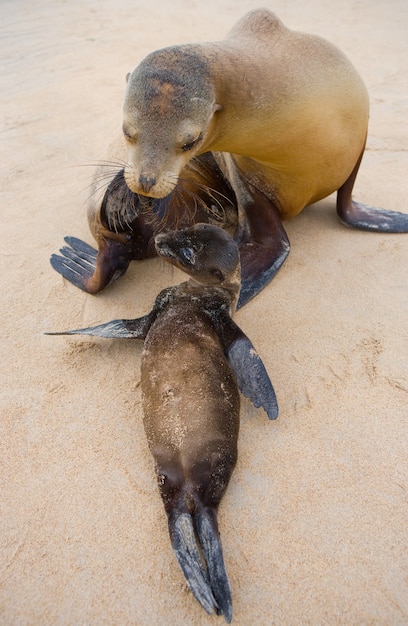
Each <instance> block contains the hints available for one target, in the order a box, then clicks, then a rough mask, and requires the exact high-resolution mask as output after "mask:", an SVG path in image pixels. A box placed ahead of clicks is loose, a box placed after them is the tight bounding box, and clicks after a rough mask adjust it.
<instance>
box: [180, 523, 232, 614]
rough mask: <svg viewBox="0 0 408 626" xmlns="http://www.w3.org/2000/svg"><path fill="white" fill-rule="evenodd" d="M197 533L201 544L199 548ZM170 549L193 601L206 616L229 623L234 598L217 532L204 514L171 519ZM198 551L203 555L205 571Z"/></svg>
mask: <svg viewBox="0 0 408 626" xmlns="http://www.w3.org/2000/svg"><path fill="white" fill-rule="evenodd" d="M196 533H197V537H198V540H199V544H200V545H199V546H198V545H197V539H196ZM169 534H170V539H171V545H172V547H173V550H174V553H175V555H176V557H177V560H178V562H179V565H180V567H181V569H182V571H183V574H184V576H185V578H186V580H187V583H188V586H189V587H190V589H191V591H192V593H193V595H194V597H195V598H196V600H198V602H199V603H200V604H201V606H202V607H203V609H205V611H207V613H209V614H211V613H213V612H214V611H215V612H216V613H217V614H218V615H224V617H225V620H226V621H227V622H228V623H230V622H231V618H232V598H231V591H230V587H229V583H228V578H227V574H226V571H225V565H224V559H223V555H222V548H221V541H220V538H219V533H218V529H217V528H216V522H215V527H214V524H213V521H212V520H211V519H210V516H208V515H207V514H206V513H205V512H201V513H199V514H198V515H195V516H194V517H192V516H191V515H190V514H189V513H180V514H177V513H175V512H173V513H171V514H170V515H169ZM199 547H200V549H201V550H202V553H203V555H204V560H205V563H206V566H207V570H206V569H205V568H204V566H203V563H202V560H201V557H200V552H199Z"/></svg>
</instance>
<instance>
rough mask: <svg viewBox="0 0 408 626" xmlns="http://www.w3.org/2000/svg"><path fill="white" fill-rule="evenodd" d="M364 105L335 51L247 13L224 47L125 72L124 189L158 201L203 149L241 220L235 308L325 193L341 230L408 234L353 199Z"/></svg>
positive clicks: (265, 14) (163, 56)
mask: <svg viewBox="0 0 408 626" xmlns="http://www.w3.org/2000/svg"><path fill="white" fill-rule="evenodd" d="M368 109H369V106H368V95H367V90H366V88H365V86H364V83H363V81H362V80H361V78H360V76H359V75H358V73H357V72H356V70H355V69H354V68H353V66H352V65H351V63H350V62H349V61H348V59H347V58H346V57H345V56H344V54H343V53H342V52H340V50H338V49H337V48H336V47H335V46H333V45H332V44H330V43H329V42H327V41H325V40H323V39H321V38H319V37H316V36H313V35H308V34H304V33H299V32H296V31H293V30H290V29H288V28H286V27H285V26H284V25H283V24H282V22H281V21H280V20H279V19H278V18H277V17H276V16H275V15H274V14H273V13H271V12H270V11H268V10H266V9H259V10H255V11H252V12H250V13H248V14H247V15H245V16H244V17H243V18H242V19H241V20H240V21H239V22H238V23H237V24H236V26H235V27H234V28H233V29H232V30H231V32H230V33H229V34H228V36H227V37H226V39H224V40H223V41H220V42H214V43H203V44H191V45H183V46H173V47H170V48H165V49H163V50H158V51H156V52H153V53H151V54H150V55H148V56H147V57H146V58H145V59H144V60H143V61H142V62H141V63H140V65H139V66H138V67H137V68H136V69H135V70H134V71H133V72H132V73H131V74H130V76H129V79H128V83H127V90H126V95H125V103H124V113H123V132H124V137H125V141H126V143H127V164H126V166H125V168H124V179H125V181H126V183H127V185H128V187H129V189H130V190H131V191H132V192H133V193H136V194H140V195H141V196H144V197H146V196H147V197H151V198H155V199H160V198H166V197H168V195H169V194H171V193H172V192H173V190H174V189H175V188H176V185H180V186H182V179H183V176H182V175H181V172H184V171H185V170H184V169H183V168H185V167H186V165H187V164H188V163H189V162H190V161H191V159H192V158H197V157H199V156H200V155H202V154H203V153H206V152H208V151H211V152H212V156H213V159H214V161H215V163H216V165H215V167H217V168H219V169H220V171H221V172H222V174H223V177H224V179H225V180H226V181H227V182H228V184H229V185H230V187H231V188H232V191H233V194H234V198H233V199H234V201H235V204H236V206H237V210H238V214H239V224H238V228H237V231H236V234H235V238H236V240H237V242H238V243H239V249H240V256H241V265H242V289H241V294H240V302H239V304H240V305H242V304H244V303H245V302H246V301H247V300H248V299H250V298H251V297H253V296H254V295H255V294H256V293H257V292H258V291H259V290H260V289H261V288H262V287H263V286H264V285H265V284H267V283H268V282H269V280H270V279H271V278H272V277H273V276H274V274H275V273H276V271H277V270H278V268H279V267H280V266H281V264H282V263H283V261H284V260H285V258H286V256H287V254H288V252H289V241H288V238H287V235H286V233H285V230H284V228H283V226H282V220H284V219H288V218H291V217H294V216H295V215H297V214H298V213H299V212H300V211H301V210H302V209H303V208H304V207H305V206H307V205H308V204H311V203H313V202H316V201H317V200H320V199H322V198H324V197H326V196H328V195H329V194H331V193H332V192H334V191H337V211H338V215H339V217H340V219H341V220H342V221H343V222H344V223H345V224H347V225H350V226H355V227H357V228H362V229H366V230H376V231H384V232H408V215H405V214H401V213H397V212H393V211H383V210H381V209H373V208H370V207H366V206H364V205H361V204H359V203H356V202H354V201H353V200H352V197H351V192H352V188H353V185H354V180H355V178H356V175H357V172H358V168H359V165H360V161H361V158H362V155H363V152H364V147H365V141H366V136H367V124H368V113H369V111H368ZM178 209H179V211H181V212H183V207H182V206H179V207H178ZM61 273H63V272H61Z"/></svg>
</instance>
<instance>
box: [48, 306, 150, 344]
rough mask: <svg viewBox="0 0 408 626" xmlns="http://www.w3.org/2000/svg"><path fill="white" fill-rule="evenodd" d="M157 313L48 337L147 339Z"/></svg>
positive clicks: (54, 333) (61, 332) (62, 332)
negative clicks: (90, 336)
mask: <svg viewBox="0 0 408 626" xmlns="http://www.w3.org/2000/svg"><path fill="white" fill-rule="evenodd" d="M155 315H156V313H155V311H154V310H153V311H151V312H150V313H148V314H147V315H144V316H143V317H139V318H137V319H134V320H112V321H111V322H107V323H106V324H99V325H98V326H88V327H87V328H76V329H75V330H65V331H59V332H53V333H45V334H46V335H92V336H93V337H104V338H105V339H110V338H119V339H131V338H134V339H145V337H146V335H147V333H148V331H149V328H150V326H151V324H152V322H153V320H154V318H155Z"/></svg>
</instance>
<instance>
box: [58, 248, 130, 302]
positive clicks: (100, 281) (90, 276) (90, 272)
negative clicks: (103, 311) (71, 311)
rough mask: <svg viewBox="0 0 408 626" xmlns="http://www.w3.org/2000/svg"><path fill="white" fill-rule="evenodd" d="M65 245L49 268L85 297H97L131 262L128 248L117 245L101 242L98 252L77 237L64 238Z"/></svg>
mask: <svg viewBox="0 0 408 626" xmlns="http://www.w3.org/2000/svg"><path fill="white" fill-rule="evenodd" d="M64 241H65V242H66V243H67V244H68V245H67V246H64V247H63V248H61V249H60V253H61V255H62V256H58V255H57V254H53V255H52V256H51V259H50V263H51V265H52V267H53V268H54V269H55V270H56V271H57V272H58V273H59V274H61V276H63V277H64V278H66V279H67V280H69V281H70V282H71V283H72V284H73V285H75V286H76V287H79V289H82V291H86V292H87V293H98V292H99V291H101V290H102V289H103V288H104V287H106V285H108V284H109V283H111V282H113V281H114V280H116V279H117V278H119V277H120V276H122V275H123V274H124V273H125V272H126V270H127V268H128V267H129V263H130V261H131V256H130V248H129V246H126V245H125V244H123V243H121V242H120V241H115V240H113V239H103V240H102V241H101V242H100V245H99V251H98V250H95V248H92V246H89V245H88V244H87V243H85V242H84V241H81V239H77V238H76V237H65V238H64Z"/></svg>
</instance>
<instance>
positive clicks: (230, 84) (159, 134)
mask: <svg viewBox="0 0 408 626" xmlns="http://www.w3.org/2000/svg"><path fill="white" fill-rule="evenodd" d="M183 68H184V69H185V74H184V75H183V76H181V80H180V81H179V83H177V80H178V79H177V77H178V76H180V72H182V71H183ZM193 70H194V71H193ZM172 80H174V81H175V84H174V89H169V88H168V83H169V81H170V82H171V81H172ZM160 81H162V83H163V84H165V85H166V88H165V89H163V88H160V89H158V87H157V85H158V83H160ZM367 123H368V95H367V91H366V88H365V86H364V84H363V82H362V80H361V78H360V77H359V75H358V74H357V72H356V70H355V69H354V68H353V66H352V65H351V64H350V62H349V61H348V60H347V58H346V57H345V56H344V55H343V53H342V52H341V51H340V50H338V49H337V48H336V47H335V46H333V45H332V44H330V43H328V42H327V41H325V40H323V39H321V38H319V37H316V36H312V35H307V34H303V33H299V32H296V31H292V30H289V29H288V28H286V27H285V26H284V25H283V24H282V22H281V21H280V20H279V19H278V18H277V17H276V16H275V15H274V14H273V13H271V12H270V11H268V10H266V9H259V10H255V11H252V12H250V13H248V14H247V15H246V16H244V17H243V18H242V19H241V20H240V21H239V22H238V23H237V24H236V25H235V27H234V28H233V29H232V30H231V31H230V33H229V34H228V36H227V37H226V39H224V40H223V41H221V42H216V43H206V44H196V45H188V46H178V47H172V48H167V49H164V50H159V51H157V52H156V53H152V54H151V55H149V56H148V57H147V58H146V59H145V60H144V61H142V63H141V64H140V65H139V66H138V67H137V68H136V69H135V70H134V72H133V73H132V74H131V76H130V78H129V81H128V87H127V93H126V98H125V105H124V131H125V136H126V141H127V144H128V163H129V165H128V167H127V168H126V170H125V179H126V182H127V184H128V186H129V188H130V189H132V191H134V192H138V193H143V194H145V195H148V196H152V197H157V198H159V197H164V196H165V195H167V194H168V193H169V192H170V191H171V190H172V189H173V188H174V186H175V185H176V183H177V180H178V177H179V174H180V171H181V169H182V168H183V166H184V165H185V164H186V163H187V162H188V161H189V160H190V159H191V158H192V157H193V156H195V155H197V154H200V153H202V152H205V151H208V150H211V151H213V152H215V153H216V154H215V157H216V159H217V162H218V164H219V165H220V166H221V169H222V170H223V172H224V174H225V176H226V177H227V178H228V179H229V180H230V181H232V182H233V186H234V191H235V192H236V193H237V196H238V202H239V204H241V203H242V201H243V198H241V197H240V194H241V192H242V194H244V193H245V190H243V189H241V187H242V185H241V184H240V180H241V179H242V180H245V181H246V182H249V183H250V184H252V185H254V186H255V187H256V188H258V189H259V190H261V191H262V192H263V193H265V195H266V196H267V197H268V198H271V199H273V200H274V203H275V204H276V206H277V207H278V209H279V210H280V212H281V216H282V217H284V218H287V217H293V216H294V215H296V214H297V213H299V212H300V211H301V210H302V209H303V208H304V206H306V205H307V204H310V203H311V202H314V201H317V200H319V199H321V198H323V197H325V196H327V195H329V194H330V193H332V192H333V191H335V190H337V189H338V188H339V187H340V186H341V185H342V184H343V183H344V182H345V181H346V180H347V178H348V176H349V175H350V173H351V172H352V170H353V168H354V166H355V164H356V162H357V160H358V158H359V156H360V154H361V152H362V150H363V148H364V143H365V139H366V134H367ZM197 138H199V141H198V142H197V144H196V145H194V147H192V148H191V149H188V150H186V149H185V148H183V147H185V146H186V145H189V144H190V143H191V142H194V141H195V140H196V139H197ZM217 153H222V154H217ZM141 179H143V180H144V181H145V185H144V187H143V186H142V185H141V182H140V181H141ZM146 181H147V182H146ZM234 181H235V185H234Z"/></svg>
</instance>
